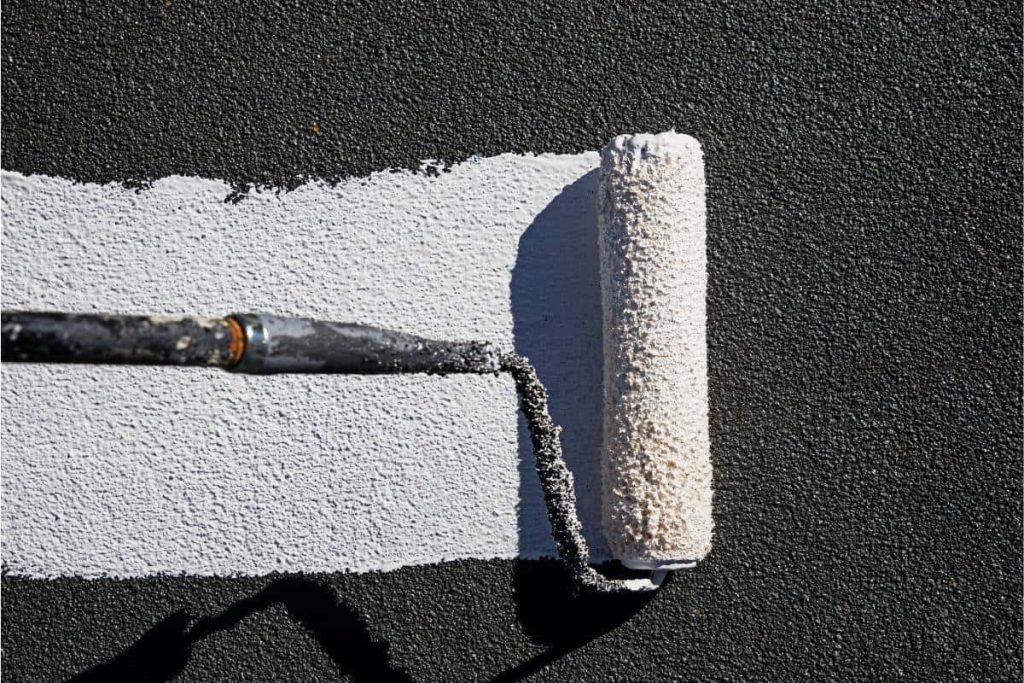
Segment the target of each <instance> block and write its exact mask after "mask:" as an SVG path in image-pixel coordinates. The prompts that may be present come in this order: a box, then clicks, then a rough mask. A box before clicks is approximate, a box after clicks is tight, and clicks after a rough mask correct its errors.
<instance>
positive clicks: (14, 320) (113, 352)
mask: <svg viewBox="0 0 1024 683" xmlns="http://www.w3.org/2000/svg"><path fill="white" fill-rule="evenodd" d="M0 323H2V324H0V335H2V347H3V348H2V360H3V362H4V363H10V362H15V363H114V364H127V365H201V366H214V367H224V368H226V367H231V366H232V365H234V364H236V363H237V362H238V361H239V360H240V359H241V357H242V352H243V351H244V348H245V344H244V339H243V336H242V329H241V326H240V325H239V324H238V323H237V322H236V321H234V320H231V319H228V318H198V317H170V316H131V315H102V314H77V313H28V312H20V311H14V312H4V313H3V314H0Z"/></svg>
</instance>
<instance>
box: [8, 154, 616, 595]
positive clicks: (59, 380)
mask: <svg viewBox="0 0 1024 683" xmlns="http://www.w3.org/2000/svg"><path fill="white" fill-rule="evenodd" d="M598 162H599V159H598V155H597V154H596V153H587V154H580V155H571V156H554V155H544V156H514V155H502V156H499V157H494V158H489V159H479V160H472V161H469V162H466V163H463V164H459V165H457V166H455V167H453V168H452V169H451V170H450V172H448V173H444V174H442V175H440V176H439V177H428V176H425V175H422V174H415V173H408V172H403V173H390V172H385V173H377V174H374V175H372V176H370V177H368V178H362V179H354V180H350V181H347V182H343V183H341V184H339V185H337V186H336V187H328V186H325V185H322V184H317V183H313V184H309V185H306V186H303V187H300V188H298V189H297V190H295V191H292V192H288V193H273V192H263V193H254V194H252V195H251V196H249V197H247V198H245V199H244V200H243V201H242V202H241V203H239V204H229V203H225V202H224V198H225V197H226V196H227V195H228V193H229V187H228V186H227V185H226V184H224V183H222V182H218V181H211V180H201V179H196V178H182V177H172V178H166V179H163V180H160V181H158V182H156V183H154V185H153V187H152V188H151V189H148V190H144V191H141V192H136V191H133V190H129V189H125V188H123V187H120V186H116V185H104V186H99V185H91V184H84V185H83V184H76V183H73V182H70V181H67V180H63V179H58V178H50V177H38V176H35V177H24V176H21V175H19V174H16V173H8V172H4V173H3V176H2V188H3V252H2V272H3V282H2V305H3V308H4V309H6V310H12V309H37V310H67V311H78V312H88V311H105V312H114V313H118V312H121V313H154V314H182V313H188V314H223V313H228V312H246V311H260V312H270V313H278V314H284V315H304V316H311V317H319V318H325V319H336V320H344V321H354V322H362V323H367V324H376V325H381V326H387V327H395V328H399V329H403V330H407V331H409V332H413V333H417V334H422V335H426V336H434V337H438V338H454V339H457V338H464V339H471V338H481V339H488V340H492V341H494V342H496V343H498V344H499V345H501V346H503V347H505V348H512V347H513V346H515V347H517V348H518V350H519V351H520V352H523V353H525V354H526V355H528V356H530V357H531V358H532V359H533V360H534V362H535V363H536V365H537V366H538V369H539V371H540V375H541V377H542V379H543V380H544V381H546V382H547V383H548V384H549V386H550V388H551V391H552V394H553V401H552V409H553V412H554V416H555V418H556V420H559V421H560V422H562V423H563V425H564V426H565V428H566V432H565V434H564V442H565V446H566V456H567V459H568V460H569V463H570V466H571V467H572V468H573V469H574V471H575V473H576V477H577V487H578V493H579V498H580V512H581V517H582V519H583V522H584V525H585V527H586V529H587V536H588V539H589V540H590V541H591V544H592V545H594V546H595V550H596V553H595V555H596V556H597V557H599V558H600V557H602V556H607V550H606V549H605V547H604V545H603V542H602V541H601V535H600V531H599V524H600V513H599V506H600V501H599V496H600V493H599V491H600V481H599V466H598V459H599V456H598V448H599V444H600V405H601V403H600V381H601V380H600V372H601V360H600V304H599V293H598V292H599V290H598V281H597V265H596V264H597V260H596V236H595V233H596V225H595V223H596V220H595V216H594V209H593V205H594V192H595V190H596V179H597V178H596V172H594V169H595V168H596V167H597V165H598ZM567 186H568V187H567ZM2 378H3V386H2V392H0V393H2V398H3V412H2V427H3V487H2V493H3V506H2V525H3V529H2V533H3V563H4V566H5V568H6V570H7V571H8V572H9V573H10V574H13V575H25V576H54V575H80V576H88V577H94V576H104V575H106V576H121V577H124V576H139V575H149V574H158V573H166V574H194V575H260V574H264V573H267V572H271V571H366V570H379V569H389V568H394V567H398V566H402V565H409V564H418V563H428V562H437V561H442V560H450V559H456V558H469V557H475V558H492V557H503V558H508V557H514V556H522V557H536V556H539V555H551V554H553V553H554V548H553V545H552V543H551V541H550V538H549V536H548V528H547V523H546V520H545V517H544V511H543V506H542V503H541V498H540V494H539V491H538V487H537V485H536V480H535V475H534V474H533V473H532V466H533V463H532V460H530V459H529V457H528V453H529V448H528V443H527V442H526V440H525V434H524V433H521V432H520V428H519V427H518V417H517V409H516V398H515V393H514V390H513V387H512V383H511V381H510V380H509V379H508V378H506V377H490V376H487V377H476V376H473V377H449V378H437V377H420V376H409V377H386V378H382V377H354V376H352V377H341V376H338V377H316V376H276V377H248V376H241V375H231V374H228V373H224V372H220V371H215V370H204V369H168V368H116V367H85V366H32V365H11V364H7V365H4V366H3V369H2ZM524 455H526V456H527V457H526V459H525V460H523V462H520V459H521V456H524ZM521 473H522V474H523V475H524V476H523V484H522V486H521V485H520V474H521Z"/></svg>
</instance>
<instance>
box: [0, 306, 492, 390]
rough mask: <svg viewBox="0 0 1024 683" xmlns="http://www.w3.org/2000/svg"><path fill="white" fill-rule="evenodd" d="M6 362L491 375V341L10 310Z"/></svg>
mask: <svg viewBox="0 0 1024 683" xmlns="http://www.w3.org/2000/svg"><path fill="white" fill-rule="evenodd" d="M0 318H2V324H0V340H2V347H3V348H2V359H0V360H2V361H3V362H5V363H9V362H14V363H102V364H129V365H183V366H208V367H221V368H225V369H228V370H232V371H235V372H244V373H249V374H258V375H266V374H277V373H315V374H390V373H414V372H423V373H433V374H448V373H478V374H481V373H492V372H497V371H498V369H499V364H500V359H499V354H498V352H497V350H496V349H495V348H494V347H493V346H492V345H490V344H488V343H484V342H447V341H434V340H430V339H425V338H423V337H418V336H415V335H411V334H406V333H404V332H398V331H395V330H385V329H381V328H377V327H370V326H366V325H355V324H351V323H334V322H326V321H320V320H312V319H309V318H288V317H281V316H273V315H266V314H242V315H232V316H226V317H221V318H200V317H167V316H127V315H105V314H69V313H34V312H20V311H12V312H4V313H2V314H0Z"/></svg>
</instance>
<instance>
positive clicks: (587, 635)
mask: <svg viewBox="0 0 1024 683" xmlns="http://www.w3.org/2000/svg"><path fill="white" fill-rule="evenodd" d="M599 176H600V172H599V170H598V169H594V170H592V171H590V172H589V173H587V174H586V175H584V176H582V177H581V178H579V179H578V180H576V181H575V182H573V183H571V184H570V185H567V186H566V187H565V188H564V189H563V190H562V192H561V193H559V194H558V196H556V197H555V198H554V199H553V200H552V201H551V202H550V203H549V204H548V205H547V206H546V207H545V208H544V210H543V211H541V212H540V213H539V214H538V215H537V217H536V218H535V219H534V221H533V223H531V225H530V226H529V227H528V228H527V230H526V231H525V232H524V233H523V236H522V237H521V238H520V240H519V251H518V254H517V257H516V264H515V267H514V269H513V272H512V282H511V286H510V298H511V302H512V318H513V334H514V337H515V348H516V352H517V353H519V354H521V355H523V356H526V357H528V358H529V359H530V361H531V362H532V363H533V365H534V367H535V368H536V370H537V374H538V376H539V378H540V380H541V382H543V383H544V385H545V386H546V387H547V389H548V394H549V402H550V403H549V408H550V411H551V417H552V419H553V420H554V421H555V423H556V424H558V425H561V427H562V437H561V440H562V448H563V455H564V457H565V462H566V464H567V465H568V467H569V469H570V470H571V471H572V473H573V476H574V478H575V484H576V498H577V507H578V512H579V516H580V521H581V522H582V523H583V530H584V536H585V537H586V539H587V543H588V544H589V545H590V547H591V550H592V551H593V552H594V554H595V555H596V556H598V557H607V556H608V551H607V547H606V544H605V541H604V538H603V536H602V534H601V455H600V453H601V428H602V422H601V420H602V413H603V396H602V391H603V389H602V373H603V370H604V364H603V353H602V344H603V342H602V312H601V282H600V263H599V260H598V240H597V208H596V205H597V189H598V181H599ZM519 480H520V488H519V510H518V526H519V554H520V556H521V557H531V556H536V555H537V554H538V553H539V552H544V551H545V550H546V552H548V553H551V554H553V553H554V547H553V545H552V542H551V532H550V526H549V524H548V521H547V511H546V509H545V507H544V499H543V496H542V494H541V489H540V484H539V482H538V480H537V473H536V470H535V467H534V456H533V448H532V445H531V442H530V435H529V432H528V431H527V429H526V426H525V423H524V421H523V419H522V417H520V428H519ZM601 571H602V573H605V574H607V575H609V576H610V577H613V578H634V577H635V576H636V574H632V575H630V574H628V573H626V572H621V573H619V574H618V575H617V576H616V573H617V563H615V564H611V565H608V566H605V567H602V568H601ZM513 591H514V599H515V604H516V612H517V617H518V619H519V622H520V625H521V626H522V628H523V631H524V632H525V633H526V635H527V636H528V637H529V638H530V639H531V640H532V641H533V642H534V643H537V644H541V645H544V646H546V647H547V650H546V651H545V652H543V653H541V654H540V655H537V656H536V657H534V658H532V659H529V660H527V661H525V662H523V663H521V664H519V665H517V666H516V667H513V668H511V669H509V670H507V671H505V672H503V673H502V674H500V675H498V676H497V677H496V678H494V679H492V680H493V681H517V680H521V679H522V678H525V677H528V676H530V675H531V674H533V673H535V672H536V671H539V670H540V669H542V668H544V667H545V666H547V665H548V664H550V663H551V662H553V661H555V660H557V659H558V658H559V657H562V656H563V655H565V654H566V653H568V652H571V651H572V650H574V649H576V648H577V647H579V646H581V645H583V644H585V643H587V642H588V641H590V640H592V639H594V638H596V637H598V636H600V635H601V634H603V633H607V632H608V631H610V630H612V629H614V628H616V627H617V626H619V625H620V624H622V623H623V622H625V621H626V620H628V619H629V618H630V617H631V616H632V615H634V614H636V613H637V612H638V611H639V610H641V609H642V608H643V607H644V605H646V604H647V603H648V602H650V600H651V599H653V597H654V595H655V594H654V593H634V594H621V595H594V594H589V595H587V594H583V595H580V596H574V594H573V593H574V591H573V586H572V584H571V581H570V579H569V575H568V573H567V572H566V570H565V567H564V565H563V564H562V563H561V562H558V561H556V560H541V561H524V560H519V561H517V562H516V563H515V569H514V572H513Z"/></svg>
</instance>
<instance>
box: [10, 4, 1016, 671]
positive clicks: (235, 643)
mask: <svg viewBox="0 0 1024 683" xmlns="http://www.w3.org/2000/svg"><path fill="white" fill-rule="evenodd" d="M1021 26H1022V22H1021V8H1020V6H1019V4H1018V3H1006V2H1002V3H971V4H970V5H966V4H959V3H949V2H945V1H943V2H939V1H933V2H917V3H896V2H889V1H887V2H875V3H871V4H865V3H857V4H856V5H853V4H850V5H848V6H846V7H842V8H838V7H827V8H826V7H805V6H800V5H798V4H795V3H790V4H784V5H783V6H779V7H771V6H767V5H763V4H761V3H751V2H731V3H727V4H720V3H719V4H713V3H700V4H698V3H683V4H679V3H675V2H671V3H658V2H647V1H643V2H641V1H639V0H620V2H617V3H613V2H607V3H601V2H587V3H582V2H572V3H545V4H541V3H523V2H492V3H487V4H486V5H484V6H482V7H480V8H473V9H471V8H469V7H466V6H464V5H462V4H461V3H445V4H439V5H437V6H433V5H432V4H431V5H429V6H428V4H427V3H419V2H412V3H410V2H384V3H378V2H365V3H360V4H353V5H350V6H347V7H345V8H330V7H327V6H323V5H317V4H309V3H298V2H296V3H284V2H238V3H213V2H210V3H205V2H186V1H185V0H169V1H168V2H166V3H163V2H153V3H149V4H148V5H147V6H145V7H140V6H137V5H133V4H130V3H114V2H111V3H103V4H94V3H80V2H30V1H28V0H10V1H8V2H6V3H5V6H4V13H3V39H2V42H3V44H2V60H3V73H2V88H3V94H4V98H3V103H2V114H3V116H2V121H0V129H2V136H3V139H2V166H3V168H4V169H8V170H14V171H19V172H22V173H46V174H50V175H58V176H64V177H69V178H73V179H76V180H81V181H120V182H125V183H130V184H133V185H140V186H144V185H145V183H146V181H148V180H151V179H154V178H158V177H161V176H164V175H169V174H185V175H200V176H208V177H215V178H226V179H229V180H231V181H232V182H233V183H234V185H235V187H236V188H237V190H238V193H239V194H236V195H235V196H234V197H233V199H239V198H241V197H240V194H241V193H242V192H243V191H244V190H245V189H246V188H248V187H251V186H253V185H257V186H267V187H274V188H288V187H291V186H294V185H295V184H297V183H299V182H301V181H302V180H303V179H305V178H309V177H316V178H326V179H338V178H342V177H347V176H351V175H360V174H364V173H367V172H370V171H377V170H381V169H386V168H403V167H404V168H415V167H418V166H419V163H420V160H421V159H426V158H433V159H442V160H448V161H457V160H461V159H464V158H466V157H469V156H471V155H474V154H480V155H490V154H497V153H501V152H508V151H522V152H527V151H537V152H541V151H547V152H578V151H581V150H587V149H597V148H598V147H599V146H600V145H602V144H603V143H604V142H605V141H607V140H608V139H609V138H611V137H612V136H614V135H615V134H618V133H622V132H638V131H658V130H663V129H667V128H672V127H674V128H676V129H677V130H679V131H682V132H686V133H690V134H692V135H694V136H696V137H697V138H698V139H700V140H701V141H702V143H703V145H704V147H705V152H706V157H707V177H708V209H709V217H708V256H709V276H710V287H709V294H708V297H709V299H708V310H709V347H710V348H709V363H710V380H711V436H712V443H713V447H712V448H713V457H714V462H715V468H716V470H715V476H716V479H715V483H716V488H717V496H716V500H715V512H716V523H717V528H716V545H715V549H714V551H713V552H712V554H711V556H710V557H709V558H708V560H707V561H706V562H704V563H703V564H702V565H701V566H700V567H699V568H698V569H697V570H696V571H694V572H692V573H689V574H686V575H681V576H678V577H676V579H675V580H674V581H673V582H672V583H671V584H670V585H668V586H667V587H666V588H664V589H663V590H662V591H660V592H659V593H658V594H656V595H655V596H653V597H651V598H649V599H643V598H641V599H639V600H636V599H634V600H632V601H629V600H627V601H625V602H623V601H621V600H616V601H614V602H594V600H593V599H591V600H583V601H573V600H571V599H569V598H568V597H567V594H566V590H565V589H566V586H565V585H564V575H563V574H562V573H561V569H560V567H559V566H558V565H557V564H554V563H549V562H507V561H492V562H483V561H474V562H452V563H445V564H439V565H434V566H427V567H417V568H408V569H403V570H399V571H395V572H391V573H386V574H366V575H335V576H319V577H276V578H275V577H268V578H264V579H229V578H222V579H195V578H156V579H145V580H136V581H111V580H100V581H91V582H85V581H80V580H75V579H58V580H53V581H28V580H23V579H18V578H13V577H9V576H7V577H4V579H3V616H2V628H3V635H2V641H3V673H4V675H5V676H6V677H9V679H10V680H60V679H62V678H66V677H68V676H70V675H73V674H83V675H84V676H86V677H88V676H92V677H93V679H94V680H112V679H114V678H115V677H117V676H118V675H120V676H122V677H127V678H130V679H133V680H143V679H144V678H145V677H146V676H148V677H149V678H150V679H156V680H165V679H168V678H170V677H172V676H174V675H175V674H178V673H180V674H181V676H180V680H270V679H274V680H314V679H317V678H325V679H330V678H336V677H338V676H339V675H342V676H348V677H350V678H351V679H352V680H365V681H370V680H382V679H383V680H387V679H388V678H389V677H390V678H392V679H394V680H404V679H405V678H408V679H411V680H486V679H492V678H495V677H497V678H498V679H499V680H520V679H523V678H526V677H528V676H530V675H531V674H534V675H535V680H623V681H626V680H628V681H637V680H643V681H657V680H673V679H708V680H712V679H714V680H737V681H741V680H752V679H769V680H796V679H805V678H810V679H817V680H823V679H851V680H852V679H862V680H878V679H891V678H899V677H904V678H914V679H932V680H1015V679H1018V678H1019V676H1020V673H1021V665H1022V662H1021V637H1022V622H1021V608H1022V596H1021V575H1022V558H1021V535H1022V522H1021V519H1022V516H1021V500H1022V495H1024V491H1022V455H1021V454H1022V439H1021V418H1022V412H1021V408H1022V407H1021V386H1022V357H1021V328H1022V324H1021V301H1022V298H1021V297H1022V290H1021V272H1022V261H1021V246H1022V245H1021V219H1022V210H1021V196H1022V182H1021V173H1022V169H1021V147H1022V136H1021V124H1022V120H1021V118H1022V109H1024V103H1022V97H1021ZM241 200H242V201H244V198H241ZM10 485H11V484H10V482H5V486H10Z"/></svg>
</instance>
